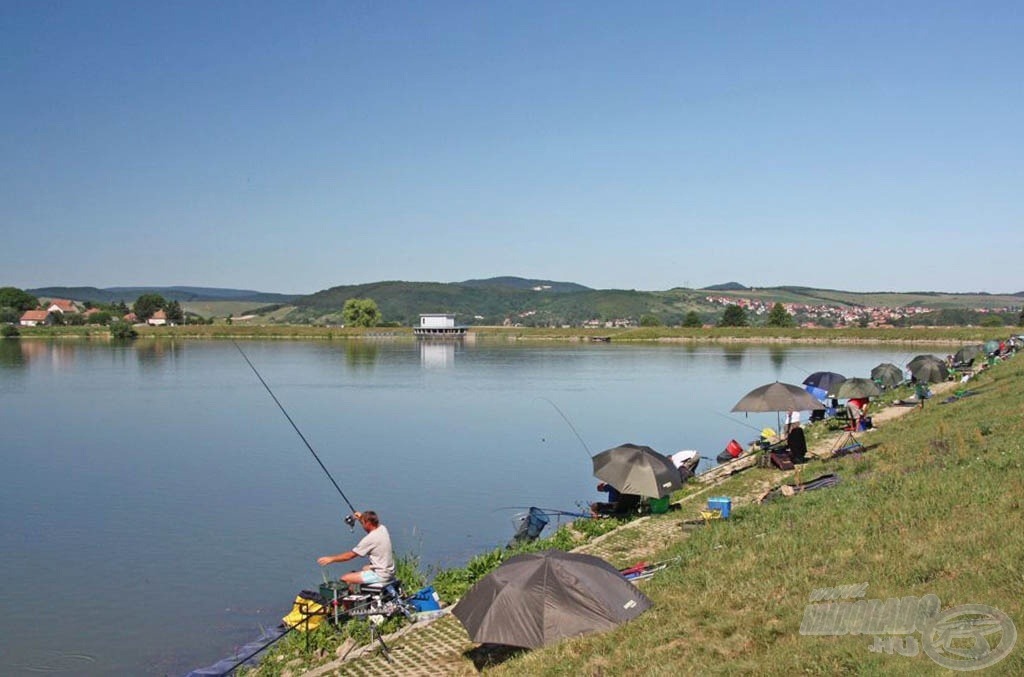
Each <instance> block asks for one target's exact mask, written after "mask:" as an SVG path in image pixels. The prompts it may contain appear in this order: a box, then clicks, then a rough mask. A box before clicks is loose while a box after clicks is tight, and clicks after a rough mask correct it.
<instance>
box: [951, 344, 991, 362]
mask: <svg viewBox="0 0 1024 677" xmlns="http://www.w3.org/2000/svg"><path fill="white" fill-rule="evenodd" d="M983 352H985V346H984V345H982V344H981V343H974V344H971V345H967V346H964V347H963V348H961V349H960V350H958V351H956V353H954V354H953V361H954V362H956V363H963V362H970V361H971V360H973V359H974V358H975V357H977V356H978V355H981V354H982V353H983Z"/></svg>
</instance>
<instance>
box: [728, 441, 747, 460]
mask: <svg viewBox="0 0 1024 677" xmlns="http://www.w3.org/2000/svg"><path fill="white" fill-rule="evenodd" d="M725 450H726V451H728V452H729V455H730V456H732V457H733V458H736V457H738V456H739V455H740V454H742V453H743V447H742V446H740V443H739V442H737V441H736V440H730V441H729V444H727V445H726V447H725Z"/></svg>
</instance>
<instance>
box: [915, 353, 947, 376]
mask: <svg viewBox="0 0 1024 677" xmlns="http://www.w3.org/2000/svg"><path fill="white" fill-rule="evenodd" d="M925 362H941V363H942V364H945V363H946V361H945V360H943V359H942V358H941V357H936V356H935V355H918V356H917V357H915V358H914V359H912V360H911V361H910V362H907V369H909V370H910V371H911V373H913V371H914V367H917V366H919V365H921V364H923V363H925Z"/></svg>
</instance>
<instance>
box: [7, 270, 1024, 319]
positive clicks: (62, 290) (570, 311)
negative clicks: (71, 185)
mask: <svg viewBox="0 0 1024 677" xmlns="http://www.w3.org/2000/svg"><path fill="white" fill-rule="evenodd" d="M26 291H28V292H29V293H30V294H33V295H35V296H39V297H44V298H53V297H56V298H68V299H72V300H75V301H93V302H99V303H112V302H117V301H122V300H123V301H125V302H126V303H129V304H130V303H132V302H134V301H135V299H137V298H138V297H139V296H140V295H142V294H145V293H157V294H160V295H161V296H163V297H164V298H166V299H168V300H173V301H179V302H181V303H189V304H193V306H195V307H197V308H198V307H199V306H198V305H196V304H207V305H209V304H217V303H225V302H231V306H230V308H231V310H230V311H229V310H226V308H227V306H223V307H221V306H216V309H217V310H216V312H215V313H214V314H221V313H224V314H227V313H228V312H231V313H235V314H257V315H260V316H263V317H270V313H271V312H273V313H274V315H273V318H274V321H284V322H295V323H302V322H327V323H337V322H341V309H342V307H343V306H344V305H345V301H346V300H348V299H351V298H370V299H373V300H374V301H375V302H376V303H377V305H378V307H379V308H380V309H381V312H382V314H383V316H384V319H385V321H386V322H389V323H397V324H400V325H404V326H410V325H413V324H416V323H417V322H418V320H419V315H420V314H421V313H453V314H455V316H456V321H457V322H458V323H460V324H467V325H474V324H475V325H495V324H502V323H503V322H505V321H506V320H508V321H511V322H512V323H516V324H523V325H527V326H531V325H532V326H560V325H573V326H579V325H581V324H583V323H584V322H586V321H588V320H599V321H601V322H607V321H613V320H625V321H630V322H633V323H637V322H639V321H640V320H641V318H643V317H644V316H650V317H653V318H656V319H657V321H659V322H661V323H662V324H667V325H675V324H680V323H682V321H683V319H684V318H685V317H686V315H687V314H688V313H690V312H696V313H697V315H698V317H699V318H700V319H701V321H703V322H707V323H714V322H717V321H718V320H719V319H720V318H721V315H722V312H723V309H724V304H725V303H729V302H731V301H732V300H733V299H735V300H736V301H739V300H740V299H747V300H750V301H753V302H759V303H762V304H768V305H772V304H774V303H776V302H781V303H792V304H802V305H805V306H812V307H813V306H829V307H838V308H848V309H853V310H857V309H860V308H865V307H874V308H907V307H920V308H927V309H931V310H932V311H934V313H933V314H932V316H929V315H928V314H924V315H917V316H916V317H918V318H920V319H921V320H922V321H923V322H924V323H932V324H973V323H976V322H978V321H980V319H981V317H980V316H979V315H978V313H977V311H976V310H971V309H1004V308H1017V309H1019V308H1020V306H1021V303H1022V297H1024V292H1018V293H1017V294H984V293H980V294H951V293H942V292H871V293H859V292H848V291H842V290H836V289H815V288H811V287H801V286H780V287H746V286H744V285H743V284H740V283H739V282H728V283H725V284H719V285H713V286H711V287H706V288H704V289H686V288H675V289H669V290H666V291H636V290H623V289H591V288H589V287H586V286H584V285H581V284H576V283H573V282H556V281H552V280H538V279H528V278H521V277H514V276H502V277H493V278H488V279H475V280H466V281H463V282H451V283H442V282H410V281H400V280H390V281H382V282H372V283H368V284H359V285H346V286H339V287H332V288H330V289H325V290H323V291H319V292H316V293H315V294H309V295H305V296H295V295H287V294H273V293H266V292H258V291H251V290H243V289H223V288H210V287H189V286H173V287H109V288H105V289H99V288H96V287H44V288H39V289H28V290H26ZM709 297H710V298H711V299H714V300H713V301H709ZM236 304H243V305H241V306H238V305H236ZM245 304H251V305H245ZM214 307H215V306H210V308H214ZM202 308H203V309H207V308H206V306H202ZM207 310H208V309H207ZM199 312H202V311H199ZM1011 315H1012V313H1010V312H1007V313H1006V314H1005V315H1004V320H1005V321H1006V322H1007V323H1008V324H1009V323H1016V317H1015V316H1011ZM929 317H932V319H930V320H929ZM752 319H753V318H752ZM810 319H811V320H812V321H813V320H814V318H813V317H811V318H810ZM760 321H761V320H756V321H754V323H755V324H756V323H759V322H760Z"/></svg>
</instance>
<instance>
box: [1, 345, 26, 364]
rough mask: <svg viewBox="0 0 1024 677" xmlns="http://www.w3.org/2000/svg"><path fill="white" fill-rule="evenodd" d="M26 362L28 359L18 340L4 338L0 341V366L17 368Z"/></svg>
mask: <svg viewBox="0 0 1024 677" xmlns="http://www.w3.org/2000/svg"><path fill="white" fill-rule="evenodd" d="M27 363H28V359H27V357H26V355H25V353H24V349H23V348H22V342H21V341H20V340H18V339H4V340H2V341H0V367H5V368H8V369H17V368H19V367H24V366H25V365H26V364H27Z"/></svg>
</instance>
